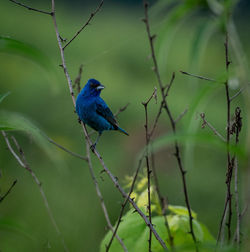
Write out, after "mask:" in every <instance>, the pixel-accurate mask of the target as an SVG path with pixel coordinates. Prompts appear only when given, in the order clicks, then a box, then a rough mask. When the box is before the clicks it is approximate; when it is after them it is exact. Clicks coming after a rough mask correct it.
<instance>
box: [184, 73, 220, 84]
mask: <svg viewBox="0 0 250 252" xmlns="http://www.w3.org/2000/svg"><path fill="white" fill-rule="evenodd" d="M180 72H181V73H182V74H186V75H188V76H192V77H195V78H198V79H201V80H206V81H212V82H218V81H216V80H214V79H211V78H207V77H203V76H200V75H196V74H191V73H187V72H184V71H180Z"/></svg>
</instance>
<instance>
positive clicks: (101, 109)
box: [96, 98, 118, 129]
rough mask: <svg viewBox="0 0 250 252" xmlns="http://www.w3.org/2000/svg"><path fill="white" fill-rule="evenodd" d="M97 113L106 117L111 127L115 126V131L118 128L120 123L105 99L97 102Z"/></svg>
mask: <svg viewBox="0 0 250 252" xmlns="http://www.w3.org/2000/svg"><path fill="white" fill-rule="evenodd" d="M96 113H97V114H98V115H100V116H102V117H104V118H105V119H106V120H107V121H108V122H109V123H110V124H111V125H113V126H114V128H115V129H117V128H118V123H117V121H116V119H115V117H114V115H113V113H112V111H111V110H110V109H109V107H108V105H107V104H106V103H105V102H104V100H103V99H101V98H99V99H98V100H97V101H96Z"/></svg>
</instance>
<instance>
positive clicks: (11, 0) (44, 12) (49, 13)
mask: <svg viewBox="0 0 250 252" xmlns="http://www.w3.org/2000/svg"><path fill="white" fill-rule="evenodd" d="M9 1H10V2H12V3H15V4H17V5H19V6H22V7H24V8H26V9H28V10H31V11H36V12H40V13H43V14H46V15H50V16H51V12H48V11H43V10H39V9H35V8H32V7H30V6H27V5H25V4H22V3H20V2H17V1H15V0H9Z"/></svg>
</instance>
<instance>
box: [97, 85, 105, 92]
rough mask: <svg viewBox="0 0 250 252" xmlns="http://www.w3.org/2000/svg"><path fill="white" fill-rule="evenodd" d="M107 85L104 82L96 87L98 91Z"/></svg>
mask: <svg viewBox="0 0 250 252" xmlns="http://www.w3.org/2000/svg"><path fill="white" fill-rule="evenodd" d="M104 88H105V87H104V86H103V85H102V84H100V85H99V86H98V87H97V88H96V90H97V91H98V90H102V89H104Z"/></svg>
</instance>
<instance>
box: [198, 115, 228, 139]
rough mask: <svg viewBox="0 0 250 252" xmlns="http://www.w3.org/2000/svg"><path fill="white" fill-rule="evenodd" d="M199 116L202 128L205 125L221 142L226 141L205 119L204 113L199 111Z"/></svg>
mask: <svg viewBox="0 0 250 252" xmlns="http://www.w3.org/2000/svg"><path fill="white" fill-rule="evenodd" d="M200 117H201V119H202V121H203V123H202V126H201V127H202V128H205V126H206V125H207V126H208V127H209V128H210V129H211V130H212V131H213V133H214V134H215V135H216V136H218V137H219V138H220V139H221V140H222V141H223V142H226V139H225V138H224V137H223V136H222V135H221V134H220V133H219V132H218V131H217V130H216V129H215V128H214V127H213V125H212V124H210V123H209V122H208V121H207V120H206V119H205V113H201V114H200Z"/></svg>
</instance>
